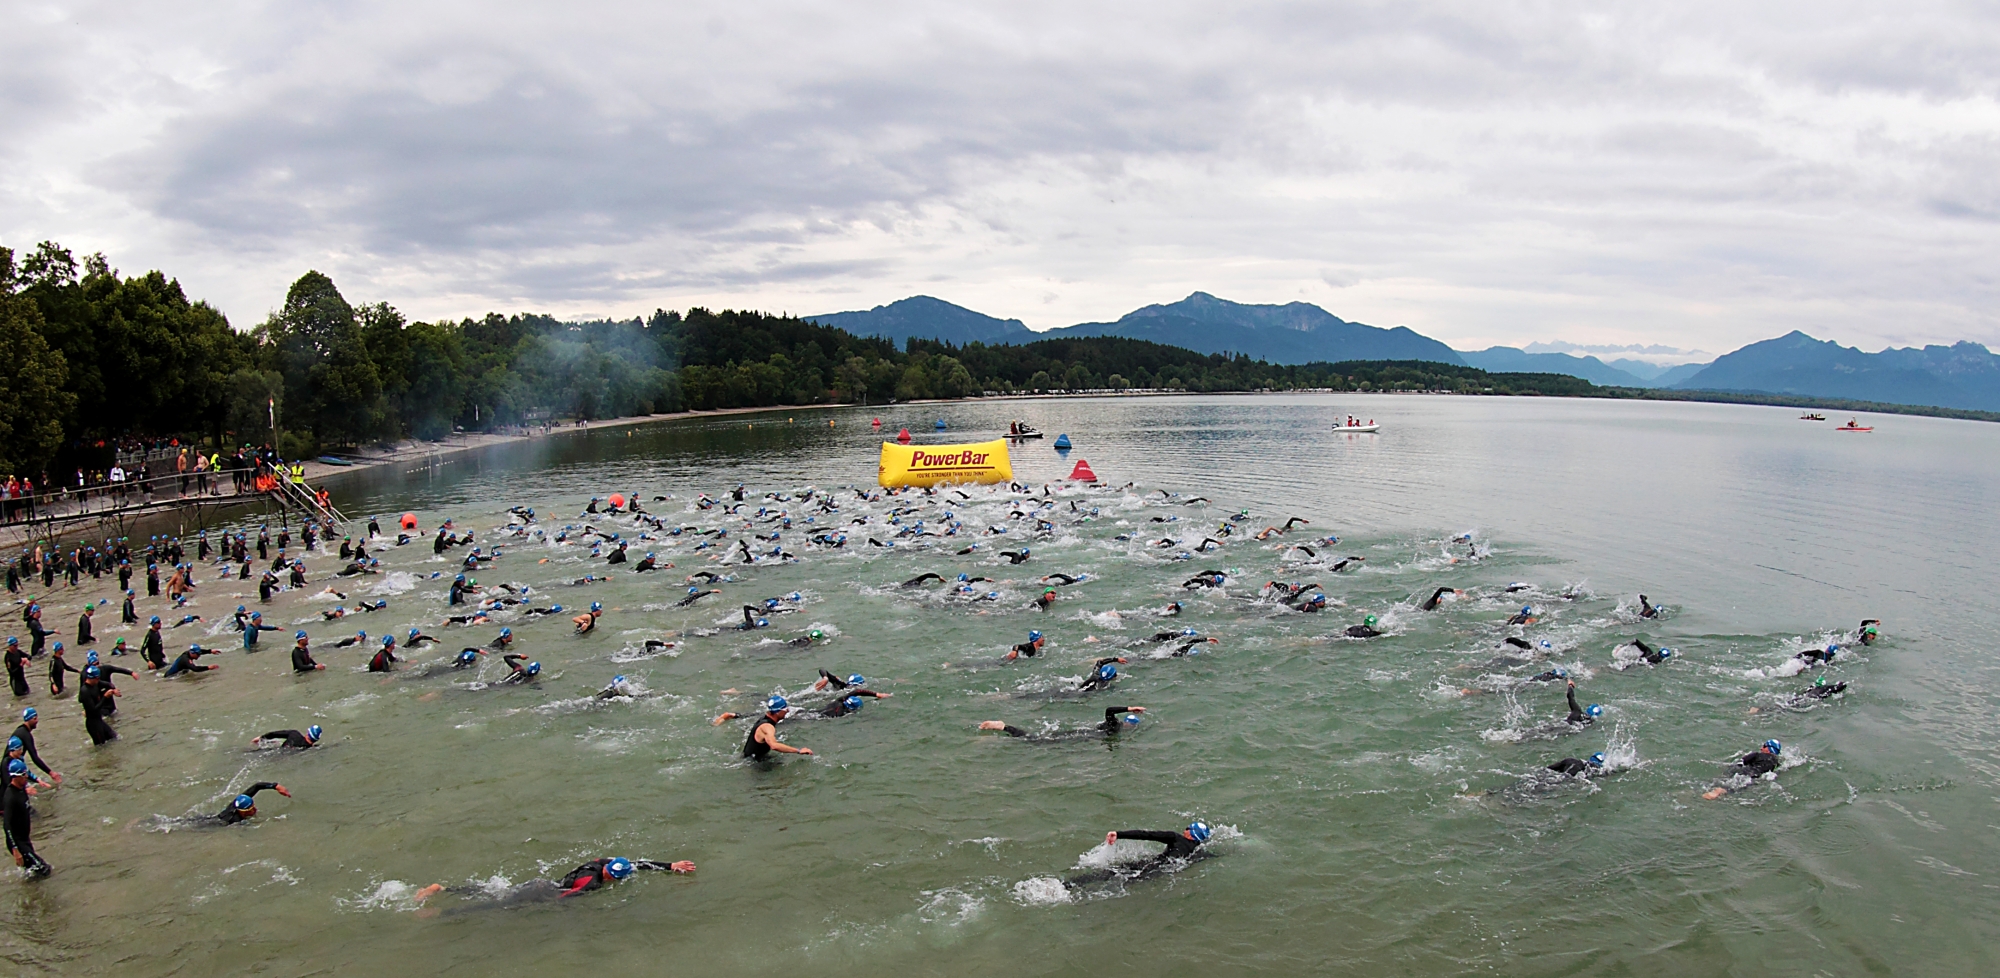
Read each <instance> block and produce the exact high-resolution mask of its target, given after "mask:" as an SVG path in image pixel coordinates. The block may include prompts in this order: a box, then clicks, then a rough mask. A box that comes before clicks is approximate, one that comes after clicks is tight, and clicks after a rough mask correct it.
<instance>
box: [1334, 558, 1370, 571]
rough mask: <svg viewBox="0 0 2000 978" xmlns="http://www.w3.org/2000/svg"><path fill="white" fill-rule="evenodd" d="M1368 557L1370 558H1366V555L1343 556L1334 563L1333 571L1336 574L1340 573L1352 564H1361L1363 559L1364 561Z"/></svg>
mask: <svg viewBox="0 0 2000 978" xmlns="http://www.w3.org/2000/svg"><path fill="white" fill-rule="evenodd" d="M1367 559H1368V558H1366V557H1342V558H1341V559H1340V560H1339V561H1337V562H1335V563H1334V565H1333V572H1334V573H1335V574H1338V573H1340V572H1341V571H1344V570H1346V569H1347V568H1348V567H1349V566H1351V565H1358V564H1360V563H1361V562H1362V561H1364V560H1367Z"/></svg>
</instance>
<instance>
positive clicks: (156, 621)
mask: <svg viewBox="0 0 2000 978" xmlns="http://www.w3.org/2000/svg"><path fill="white" fill-rule="evenodd" d="M159 623H160V616H159V615H154V616H153V620H152V621H151V622H149V624H153V625H157V624H159Z"/></svg>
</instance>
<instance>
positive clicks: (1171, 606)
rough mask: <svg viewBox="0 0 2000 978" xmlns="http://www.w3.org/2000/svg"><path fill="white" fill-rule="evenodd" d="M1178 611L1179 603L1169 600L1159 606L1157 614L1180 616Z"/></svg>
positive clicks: (1168, 616) (1179, 609) (1161, 615)
mask: <svg viewBox="0 0 2000 978" xmlns="http://www.w3.org/2000/svg"><path fill="white" fill-rule="evenodd" d="M1180 613H1181V603H1180V602H1179V601H1169V602H1167V606H1166V607H1164V608H1161V609H1160V611H1159V615H1160V617H1162V618H1177V617H1179V616H1180Z"/></svg>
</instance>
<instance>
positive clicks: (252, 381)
mask: <svg viewBox="0 0 2000 978" xmlns="http://www.w3.org/2000/svg"><path fill="white" fill-rule="evenodd" d="M222 400H223V425H224V426H225V427H226V428H227V430H229V431H232V432H235V433H236V441H237V442H238V443H239V444H250V445H255V444H259V443H261V442H265V441H268V440H270V436H271V418H272V417H273V416H274V415H275V416H276V417H278V418H280V419H284V417H285V378H284V375H282V374H280V373H278V372H277V371H275V370H252V369H250V368H248V367H246V368H244V369H241V370H238V371H236V372H234V373H232V374H230V375H229V376H228V377H226V378H224V379H223V382H222ZM218 444H220V442H218Z"/></svg>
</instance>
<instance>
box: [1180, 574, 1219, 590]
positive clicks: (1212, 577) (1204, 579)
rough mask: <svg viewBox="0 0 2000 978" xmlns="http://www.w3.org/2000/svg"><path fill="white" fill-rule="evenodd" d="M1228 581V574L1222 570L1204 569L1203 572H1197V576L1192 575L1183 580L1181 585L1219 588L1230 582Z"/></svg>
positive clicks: (1193, 587) (1195, 587) (1190, 587)
mask: <svg viewBox="0 0 2000 978" xmlns="http://www.w3.org/2000/svg"><path fill="white" fill-rule="evenodd" d="M1228 581H1229V577H1228V575H1226V574H1224V573H1222V572H1221V571H1215V570H1209V571H1202V572H1201V573H1199V574H1196V575H1195V576H1193V577H1190V578H1188V579H1187V580H1185V581H1182V582H1181V587H1184V588H1189V589H1199V588H1218V587H1221V586H1222V585H1224V584H1225V583H1228Z"/></svg>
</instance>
